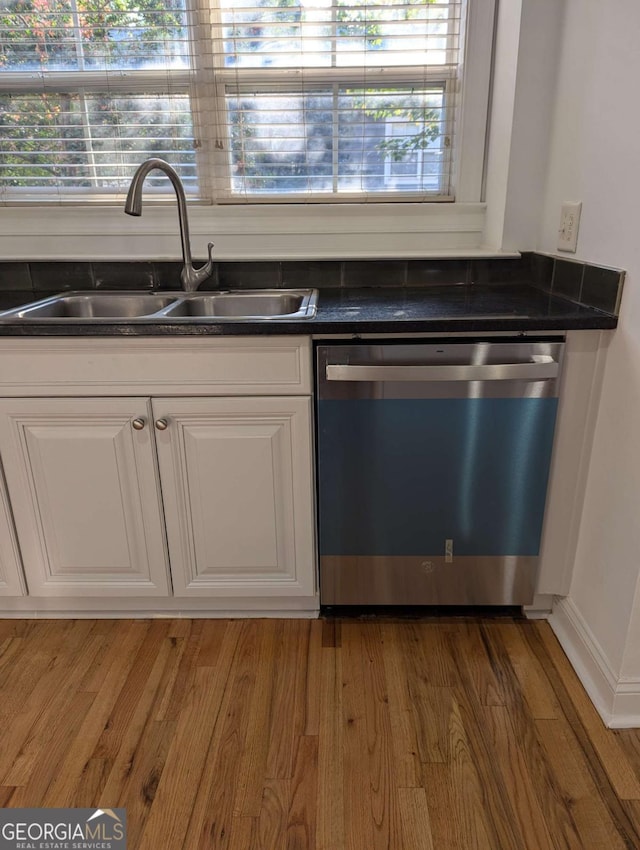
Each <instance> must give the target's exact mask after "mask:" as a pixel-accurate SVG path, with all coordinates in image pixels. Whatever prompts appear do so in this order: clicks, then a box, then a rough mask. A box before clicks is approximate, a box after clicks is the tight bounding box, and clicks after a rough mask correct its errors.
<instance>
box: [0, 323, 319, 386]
mask: <svg viewBox="0 0 640 850" xmlns="http://www.w3.org/2000/svg"><path fill="white" fill-rule="evenodd" d="M310 352H311V341H310V339H309V338H307V337H298V336H296V337H260V338H256V337H225V338H209V337H207V338H195V339H194V338H190V337H188V338H185V337H163V338H158V337H154V338H149V337H145V338H134V339H128V338H122V337H119V338H104V339H101V338H97V337H81V338H75V339H68V338H65V339H51V338H47V339H33V338H30V339H20V340H13V339H12V340H0V364H1V365H0V395H4V396H29V395H47V396H80V395H84V394H90V395H92V396H97V395H98V396H100V395H115V394H118V395H127V394H130V393H131V394H136V395H154V394H157V393H159V392H161V393H162V394H163V395H189V396H194V395H209V396H211V395H225V396H232V395H254V394H259V395H309V394H310V393H311V353H310Z"/></svg>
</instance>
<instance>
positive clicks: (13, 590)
mask: <svg viewBox="0 0 640 850" xmlns="http://www.w3.org/2000/svg"><path fill="white" fill-rule="evenodd" d="M24 593H25V585H24V579H23V577H22V567H21V566H20V555H19V553H18V543H17V541H16V536H15V534H14V531H13V520H12V518H11V510H10V508H9V497H8V496H7V491H6V488H5V486H4V479H3V476H2V470H1V469H0V596H24Z"/></svg>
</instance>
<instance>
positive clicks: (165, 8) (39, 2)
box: [0, 0, 198, 200]
mask: <svg viewBox="0 0 640 850" xmlns="http://www.w3.org/2000/svg"><path fill="white" fill-rule="evenodd" d="M191 31H192V23H191V21H190V19H189V16H188V10H187V8H186V6H185V2H184V0H106V1H105V0H5V2H3V3H0V193H2V194H4V196H5V197H7V196H9V197H13V198H17V199H24V198H34V199H43V198H47V197H49V198H50V197H56V198H61V199H68V200H86V199H87V198H89V197H98V198H104V197H105V196H107V197H108V196H110V195H113V194H114V193H118V192H122V191H124V190H126V187H127V185H128V183H129V181H130V179H131V175H132V174H133V172H134V170H135V168H136V166H137V165H138V164H139V163H140V162H141V161H142V160H144V159H145V158H147V157H148V156H160V157H162V158H164V159H167V160H169V161H171V162H173V164H174V165H175V166H176V167H177V168H178V169H179V170H180V173H181V175H182V177H183V179H184V181H185V185H186V187H187V189H188V190H189V191H190V192H191V194H196V193H197V192H198V179H197V173H196V156H195V149H194V132H193V117H192V109H191V104H190V96H189V91H190V87H191V85H192V77H193V73H192V50H191V45H192V42H193V38H192V34H191ZM154 184H155V185H156V186H157V187H159V188H160V187H162V186H164V185H166V184H165V182H164V181H163V178H161V177H160V176H159V178H158V179H155V178H154V179H153V180H150V186H151V187H152V186H153V185H154Z"/></svg>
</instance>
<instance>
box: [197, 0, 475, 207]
mask: <svg viewBox="0 0 640 850" xmlns="http://www.w3.org/2000/svg"><path fill="white" fill-rule="evenodd" d="M202 7H204V9H205V11H207V12H208V14H209V29H208V33H207V35H206V36H205V44H204V45H203V49H202V52H203V63H204V67H205V69H207V70H210V72H211V73H212V75H213V78H214V80H215V90H216V96H217V99H218V103H219V104H220V105H219V107H218V109H217V113H216V114H217V116H218V119H219V126H218V137H217V147H218V150H219V151H225V152H226V168H227V169H228V171H229V172H230V173H229V178H228V179H227V180H226V184H225V182H224V181H223V182H222V183H221V182H220V181H217V192H218V196H219V197H223V198H224V197H225V196H226V197H233V196H236V197H245V198H246V199H247V200H252V201H256V200H259V199H260V198H264V199H265V200H269V201H272V200H274V199H278V198H279V197H282V196H290V197H293V198H296V197H298V198H305V199H314V198H316V199H318V200H325V199H327V198H330V199H345V200H352V199H354V200H359V199H362V198H363V197H364V198H375V197H377V196H383V198H384V199H385V200H387V199H389V198H391V197H393V196H396V195H398V196H402V197H406V195H407V194H412V195H414V196H418V198H425V197H429V198H432V199H435V198H442V199H449V198H451V197H452V195H453V179H452V178H453V175H452V162H453V157H452V150H453V140H454V137H455V124H456V111H457V108H456V107H457V92H458V90H459V85H458V83H459V75H460V68H461V57H462V39H461V29H462V26H461V17H462V4H461V3H460V2H451V0H360V2H357V0H355V1H354V0H220V2H219V5H216V6H213V5H212V4H211V2H206V0H205V2H203V3H202V5H201V8H202ZM207 47H208V52H207ZM222 171H223V172H224V169H222ZM218 173H219V170H218ZM418 198H416V199H418Z"/></svg>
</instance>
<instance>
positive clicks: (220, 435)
mask: <svg viewBox="0 0 640 850" xmlns="http://www.w3.org/2000/svg"><path fill="white" fill-rule="evenodd" d="M153 408H154V416H155V417H156V418H162V419H166V420H167V422H168V423H169V427H168V428H167V430H166V431H163V432H158V433H157V435H156V440H157V445H158V459H159V464H160V476H161V480H162V492H163V498H164V506H165V518H166V526H167V538H168V543H169V554H170V560H171V570H172V575H173V585H174V592H175V594H176V596H197V595H207V594H211V595H218V596H220V595H229V596H242V595H246V596H259V595H306V594H312V593H313V590H314V555H313V539H314V535H313V505H312V477H311V442H310V427H311V426H310V401H309V399H306V398H243V399H232V398H218V399H175V398H173V399H154V400H153Z"/></svg>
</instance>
